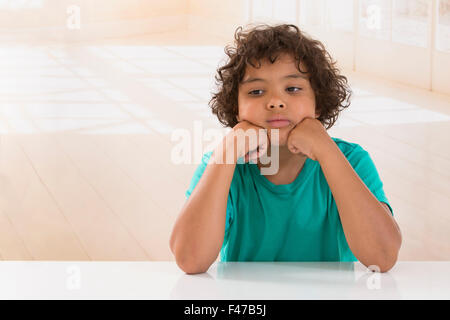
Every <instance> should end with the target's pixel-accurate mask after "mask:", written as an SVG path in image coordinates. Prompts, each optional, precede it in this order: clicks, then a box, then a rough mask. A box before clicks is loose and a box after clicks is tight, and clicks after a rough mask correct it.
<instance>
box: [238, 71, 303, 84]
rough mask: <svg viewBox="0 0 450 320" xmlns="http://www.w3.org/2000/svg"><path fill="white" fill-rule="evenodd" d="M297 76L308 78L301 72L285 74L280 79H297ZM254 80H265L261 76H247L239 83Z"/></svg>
mask: <svg viewBox="0 0 450 320" xmlns="http://www.w3.org/2000/svg"><path fill="white" fill-rule="evenodd" d="M298 78H303V79H306V80H308V77H307V76H306V75H304V74H302V73H293V74H288V75H287V76H284V77H282V78H281V79H298ZM256 81H262V82H267V80H265V79H262V78H248V79H247V80H243V81H242V82H241V84H246V83H251V82H256Z"/></svg>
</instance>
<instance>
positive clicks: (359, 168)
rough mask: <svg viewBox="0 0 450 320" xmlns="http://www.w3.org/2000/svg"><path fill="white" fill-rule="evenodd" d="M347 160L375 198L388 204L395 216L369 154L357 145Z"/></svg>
mask: <svg viewBox="0 0 450 320" xmlns="http://www.w3.org/2000/svg"><path fill="white" fill-rule="evenodd" d="M347 160H348V162H349V163H350V164H351V165H352V167H353V169H354V170H355V172H356V173H357V174H358V176H359V177H360V178H361V180H362V181H363V182H364V184H365V185H366V187H367V188H368V189H369V190H370V191H371V192H372V194H373V195H374V196H375V198H377V199H378V201H380V202H384V203H386V204H387V205H388V207H389V210H390V211H391V214H392V215H394V211H393V210H392V207H391V205H390V204H389V200H388V199H387V197H386V194H385V193H384V190H383V182H382V181H381V179H380V176H379V174H378V171H377V168H376V167H375V164H374V162H373V161H372V158H371V157H370V155H369V153H368V152H367V151H366V150H364V149H363V148H362V147H361V146H359V145H357V146H356V147H355V148H354V149H353V151H352V152H351V153H350V154H349V155H348V156H347Z"/></svg>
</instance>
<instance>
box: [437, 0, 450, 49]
mask: <svg viewBox="0 0 450 320" xmlns="http://www.w3.org/2000/svg"><path fill="white" fill-rule="evenodd" d="M436 31H437V34H436V49H437V50H440V51H447V52H450V0H440V1H439V3H438V22H437V30H436Z"/></svg>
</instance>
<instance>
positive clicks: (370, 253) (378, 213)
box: [317, 139, 401, 272]
mask: <svg viewBox="0 0 450 320" xmlns="http://www.w3.org/2000/svg"><path fill="white" fill-rule="evenodd" d="M317 157H318V161H319V163H320V166H321V168H322V171H323V172H324V175H325V178H326V180H327V182H328V185H329V186H330V189H331V192H332V194H333V197H334V199H335V201H336V205H337V208H338V211H339V216H340V219H341V222H342V227H343V230H344V233H345V237H346V239H347V242H348V244H349V246H350V249H351V250H352V252H353V254H354V255H355V257H356V258H357V259H358V260H359V261H361V262H362V263H363V264H364V265H366V266H370V265H376V266H378V267H379V269H380V271H382V272H384V271H387V270H389V269H390V268H392V266H393V265H394V264H395V262H396V260H397V255H398V252H399V250H400V246H401V233H400V229H399V228H398V225H397V224H396V222H395V220H394V218H393V217H392V216H391V214H390V213H388V212H386V210H385V208H384V207H383V206H382V205H381V203H380V202H379V201H378V199H377V198H376V197H375V196H374V195H373V194H372V193H371V191H370V190H369V189H368V188H367V187H366V185H365V184H364V182H363V181H362V180H361V179H360V178H359V176H358V174H357V173H356V172H355V171H354V170H353V168H352V166H351V165H350V163H349V162H348V161H347V159H346V158H345V156H344V155H343V154H342V152H341V150H340V149H339V148H338V146H337V145H336V144H335V143H334V141H333V140H332V139H330V140H329V141H326V142H324V143H323V144H322V145H321V147H320V152H319V154H318V156H317Z"/></svg>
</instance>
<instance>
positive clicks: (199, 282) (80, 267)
mask: <svg viewBox="0 0 450 320" xmlns="http://www.w3.org/2000/svg"><path fill="white" fill-rule="evenodd" d="M0 299H188V300H192V299H193V300H196V299H205V300H216V299H225V300H229V299H233V300H245V299H249V300H250V299H261V300H268V299H274V300H278V299H287V300H298V299H450V262H398V263H397V264H396V266H395V267H394V268H393V269H392V270H390V271H389V272H388V273H372V272H369V271H368V270H367V268H365V267H364V266H363V265H362V264H360V263H342V262H218V263H214V264H213V265H212V266H211V267H210V269H209V270H208V272H207V273H203V274H197V275H187V274H185V273H184V272H183V271H182V270H180V269H179V268H178V267H177V265H176V264H175V262H169V261H167V262H98V261H95V262H93V261H92V262H91V261H90V262H87V261H83V262H81V261H64V262H59V261H1V262H0Z"/></svg>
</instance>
